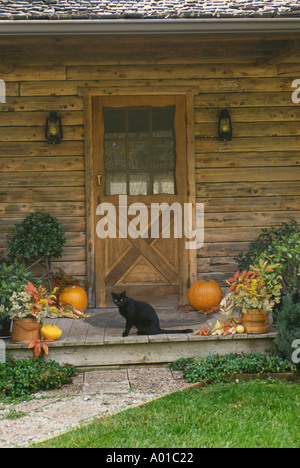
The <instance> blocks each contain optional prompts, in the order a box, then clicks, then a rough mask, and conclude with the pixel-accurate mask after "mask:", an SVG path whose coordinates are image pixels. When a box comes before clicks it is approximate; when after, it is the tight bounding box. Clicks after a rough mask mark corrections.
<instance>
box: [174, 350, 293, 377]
mask: <svg viewBox="0 0 300 468" xmlns="http://www.w3.org/2000/svg"><path fill="white" fill-rule="evenodd" d="M170 367H171V369H173V370H181V371H183V376H184V378H185V379H186V381H187V382H205V383H213V382H215V383H220V382H228V381H229V380H231V379H232V378H233V377H234V376H235V375H236V374H263V373H270V374H271V373H276V372H277V373H278V372H291V371H295V370H296V368H295V366H294V365H293V364H292V363H291V362H289V361H287V360H283V359H282V358H280V357H278V356H271V355H267V354H263V353H250V354H246V353H241V354H226V355H224V356H223V355H219V354H209V355H208V356H206V357H200V358H181V359H178V360H177V361H175V362H173V363H172V364H170Z"/></svg>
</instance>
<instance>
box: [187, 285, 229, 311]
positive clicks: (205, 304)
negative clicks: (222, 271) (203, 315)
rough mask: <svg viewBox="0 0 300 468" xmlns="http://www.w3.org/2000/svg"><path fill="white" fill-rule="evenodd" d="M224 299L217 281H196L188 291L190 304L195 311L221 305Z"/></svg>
mask: <svg viewBox="0 0 300 468" xmlns="http://www.w3.org/2000/svg"><path fill="white" fill-rule="evenodd" d="M222 297H223V293H222V289H221V286H220V285H219V284H218V283H217V281H215V280H209V281H204V280H199V281H196V282H195V283H194V284H193V285H192V286H191V287H190V289H189V291H188V300H189V304H190V305H191V306H192V307H193V309H194V310H206V309H210V308H211V307H216V306H217V305H219V304H220V302H221V300H222Z"/></svg>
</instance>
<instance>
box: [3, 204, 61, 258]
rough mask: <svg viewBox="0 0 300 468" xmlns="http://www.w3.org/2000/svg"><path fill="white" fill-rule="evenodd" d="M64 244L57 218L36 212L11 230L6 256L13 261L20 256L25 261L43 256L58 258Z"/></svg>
mask: <svg viewBox="0 0 300 468" xmlns="http://www.w3.org/2000/svg"><path fill="white" fill-rule="evenodd" d="M65 243H66V238H65V235H64V231H63V228H62V227H61V225H60V224H59V222H58V220H57V218H53V217H52V216H51V215H50V214H48V213H41V212H39V211H36V212H34V213H33V214H31V215H30V216H28V217H27V218H25V219H24V220H23V221H22V222H21V223H17V224H15V226H14V227H13V228H12V234H11V236H10V237H9V239H8V243H7V246H8V251H9V255H8V256H9V258H10V259H13V258H16V257H17V255H20V256H21V257H23V258H24V259H26V260H28V259H30V258H34V257H38V256H43V255H47V256H48V257H53V258H60V257H62V253H63V246H64V244H65Z"/></svg>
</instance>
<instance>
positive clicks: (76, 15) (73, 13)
mask: <svg viewBox="0 0 300 468" xmlns="http://www.w3.org/2000/svg"><path fill="white" fill-rule="evenodd" d="M286 17H288V18H293V17H294V18H297V17H300V0H229V1H226V0H128V1H124V0H98V1H97V0H90V1H89V0H32V1H27V0H0V20H1V21H3V20H4V21H5V20H10V21H11V20H13V21H17V20H25V21H28V20H77V19H78V20H83V19H88V20H92V19H95V20H112V19H142V20H143V19H145V20H146V19H171V20H172V19H173V20H174V19H183V18H193V19H195V18H207V19H211V18H213V19H217V18H286Z"/></svg>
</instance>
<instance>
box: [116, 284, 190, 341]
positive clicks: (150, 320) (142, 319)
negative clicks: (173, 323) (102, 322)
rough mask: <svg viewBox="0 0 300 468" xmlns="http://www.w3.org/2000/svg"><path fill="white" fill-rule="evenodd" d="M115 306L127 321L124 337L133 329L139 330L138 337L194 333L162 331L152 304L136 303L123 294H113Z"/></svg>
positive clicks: (187, 331) (188, 331)
mask: <svg viewBox="0 0 300 468" xmlns="http://www.w3.org/2000/svg"><path fill="white" fill-rule="evenodd" d="M111 295H112V298H113V301H114V304H116V305H117V306H118V307H119V311H120V314H121V315H122V317H124V318H125V320H126V327H125V331H124V333H123V334H122V336H128V335H129V332H130V330H131V328H132V327H133V326H135V327H136V328H137V334H138V335H159V334H162V333H169V334H170V333H192V332H193V330H162V329H161V328H160V326H159V318H158V316H157V313H156V312H155V310H154V309H153V307H152V306H151V305H150V304H147V303H146V302H140V301H135V300H134V299H132V298H131V297H127V296H126V292H125V291H124V292H122V293H121V294H116V293H111Z"/></svg>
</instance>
